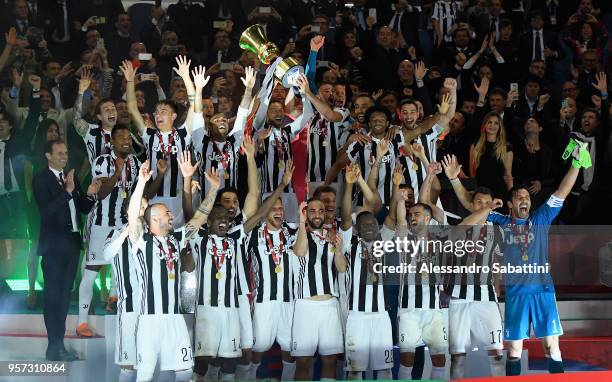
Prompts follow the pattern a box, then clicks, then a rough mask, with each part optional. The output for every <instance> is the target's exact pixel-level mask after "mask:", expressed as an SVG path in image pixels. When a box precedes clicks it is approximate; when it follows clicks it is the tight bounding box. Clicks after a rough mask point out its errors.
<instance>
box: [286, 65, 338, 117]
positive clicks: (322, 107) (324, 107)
mask: <svg viewBox="0 0 612 382" xmlns="http://www.w3.org/2000/svg"><path fill="white" fill-rule="evenodd" d="M296 84H297V86H298V87H299V88H300V92H302V93H304V95H305V96H306V98H307V99H308V100H309V101H310V102H311V103H312V104H313V105H314V107H315V109H317V111H318V112H319V113H321V115H323V117H324V118H325V119H327V120H328V121H330V122H340V121H342V114H340V113H338V112H337V111H335V110H334V109H332V108H331V107H330V106H329V105H328V104H327V103H326V102H323V101H322V100H320V99H319V97H317V96H316V95H314V94H313V93H312V91H311V90H310V85H308V79H306V76H304V75H303V74H302V75H299V76H298V78H297V79H296Z"/></svg>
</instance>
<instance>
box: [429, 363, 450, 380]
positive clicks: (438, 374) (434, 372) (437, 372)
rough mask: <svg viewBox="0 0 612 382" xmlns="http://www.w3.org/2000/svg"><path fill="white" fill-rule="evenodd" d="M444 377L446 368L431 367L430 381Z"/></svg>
mask: <svg viewBox="0 0 612 382" xmlns="http://www.w3.org/2000/svg"><path fill="white" fill-rule="evenodd" d="M445 377H446V367H444V366H443V367H436V366H432V367H431V379H444V378H445Z"/></svg>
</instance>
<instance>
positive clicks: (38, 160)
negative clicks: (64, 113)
mask: <svg viewBox="0 0 612 382" xmlns="http://www.w3.org/2000/svg"><path fill="white" fill-rule="evenodd" d="M53 126H55V127H56V128H57V132H58V134H60V135H61V132H60V127H59V124H58V123H57V121H55V120H53V119H51V118H47V119H43V120H42V121H41V122H40V123H39V124H38V128H37V129H36V133H35V134H34V140H33V143H32V152H31V154H30V160H31V161H32V165H34V168H35V170H37V169H39V168H41V166H43V167H44V165H45V164H46V163H47V158H46V157H45V152H44V151H45V150H44V148H45V144H46V143H47V132H48V131H49V129H50V128H51V127H53Z"/></svg>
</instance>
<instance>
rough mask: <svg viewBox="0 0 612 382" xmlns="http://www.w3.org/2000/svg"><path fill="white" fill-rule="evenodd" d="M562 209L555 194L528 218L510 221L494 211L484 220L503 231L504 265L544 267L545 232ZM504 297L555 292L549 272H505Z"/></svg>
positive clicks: (546, 256) (561, 204)
mask: <svg viewBox="0 0 612 382" xmlns="http://www.w3.org/2000/svg"><path fill="white" fill-rule="evenodd" d="M562 207H563V200H562V199H559V198H557V197H556V196H554V195H551V197H550V198H549V199H548V201H547V202H546V203H545V204H543V205H542V206H540V207H539V208H538V209H536V210H535V211H534V212H532V213H531V214H530V215H529V217H528V218H527V219H513V218H512V217H510V216H507V215H502V214H500V213H497V212H492V213H491V214H489V216H488V218H487V221H490V222H492V223H494V224H498V225H500V226H501V227H502V228H503V230H504V252H503V256H504V266H505V267H506V269H508V268H510V266H514V267H517V266H523V265H526V264H532V265H535V266H540V265H541V266H545V265H547V263H548V231H549V229H550V224H551V223H552V221H553V220H554V219H555V217H557V215H558V214H559V211H561V208H562ZM504 285H505V288H506V295H508V296H512V295H526V294H534V293H541V292H554V290H555V289H554V284H553V280H552V277H551V276H550V273H548V272H545V273H537V272H531V273H506V274H504Z"/></svg>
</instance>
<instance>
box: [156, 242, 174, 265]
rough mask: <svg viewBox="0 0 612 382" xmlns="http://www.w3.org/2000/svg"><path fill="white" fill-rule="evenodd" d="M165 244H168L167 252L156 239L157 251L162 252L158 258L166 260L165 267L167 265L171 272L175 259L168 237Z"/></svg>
mask: <svg viewBox="0 0 612 382" xmlns="http://www.w3.org/2000/svg"><path fill="white" fill-rule="evenodd" d="M156 240H157V239H156ZM166 245H167V246H168V252H167V253H166V251H165V250H164V246H163V245H162V243H161V242H160V241H159V240H157V248H159V252H160V253H161V254H162V256H160V259H161V260H166V267H168V271H169V272H172V270H173V269H174V260H176V258H175V257H174V252H173V251H172V244H171V243H170V238H167V239H166Z"/></svg>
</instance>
